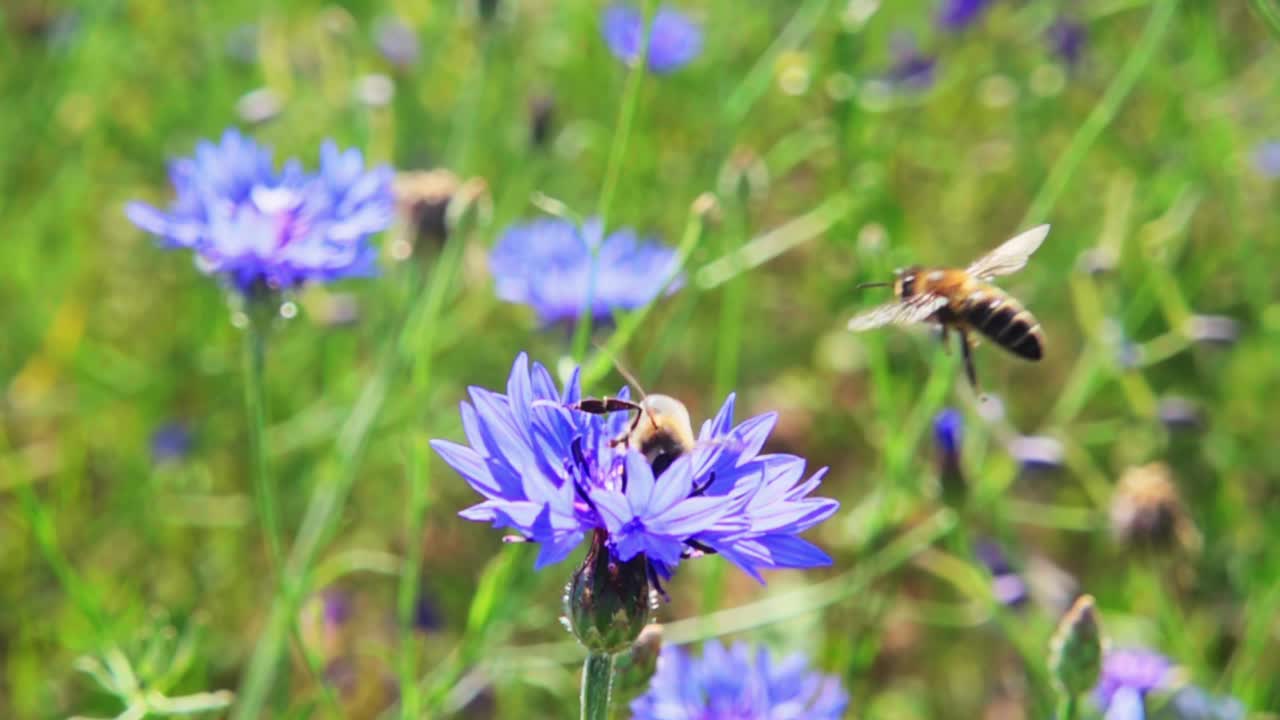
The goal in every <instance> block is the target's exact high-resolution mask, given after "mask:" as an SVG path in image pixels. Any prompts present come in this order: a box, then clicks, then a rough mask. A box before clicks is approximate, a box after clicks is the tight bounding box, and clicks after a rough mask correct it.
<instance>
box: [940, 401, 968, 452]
mask: <svg viewBox="0 0 1280 720" xmlns="http://www.w3.org/2000/svg"><path fill="white" fill-rule="evenodd" d="M963 419H964V418H963V417H962V416H961V415H960V411H958V410H956V409H955V408H944V409H943V410H942V412H939V413H938V414H937V416H936V417H934V418H933V439H934V442H936V443H937V444H938V449H939V450H940V451H941V452H942V453H943V454H944V455H948V456H958V455H959V454H960V426H961V422H962V421H963Z"/></svg>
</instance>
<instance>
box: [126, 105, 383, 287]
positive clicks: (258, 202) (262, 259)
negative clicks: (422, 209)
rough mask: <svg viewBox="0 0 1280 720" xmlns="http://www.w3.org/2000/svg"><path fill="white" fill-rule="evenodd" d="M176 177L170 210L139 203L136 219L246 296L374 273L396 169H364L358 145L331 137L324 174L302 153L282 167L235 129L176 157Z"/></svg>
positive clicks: (324, 151)
mask: <svg viewBox="0 0 1280 720" xmlns="http://www.w3.org/2000/svg"><path fill="white" fill-rule="evenodd" d="M170 178H171V179H172V181H173V186H174V190H175V191H176V192H177V198H176V199H175V200H174V203H173V205H172V206H171V207H170V208H169V210H168V211H167V212H165V211H161V210H159V209H157V208H155V207H153V206H151V205H148V204H146V203H141V202H133V203H130V204H129V205H128V207H127V208H126V213H127V214H128V216H129V219H130V220H132V221H133V223H134V224H135V225H137V226H138V227H140V228H142V229H143V230H146V231H147V232H149V233H151V234H153V235H157V236H159V237H160V238H161V239H162V240H163V244H164V245H165V246H167V247H171V248H179V247H180V248H187V249H190V250H192V251H193V252H194V253H195V254H196V261H197V264H198V265H199V267H200V268H201V269H202V270H204V271H205V272H206V273H209V274H213V275H218V276H219V277H222V278H224V279H225V280H226V281H227V282H228V283H230V284H231V285H232V286H233V287H235V288H236V289H237V290H239V291H241V292H242V293H244V294H246V295H248V294H251V293H253V292H255V291H257V290H259V289H261V288H265V289H269V290H286V289H291V288H295V287H298V286H299V285H302V284H303V283H306V282H327V281H331V280H337V279H340V278H344V277H351V276H364V275H371V274H373V272H374V261H375V259H376V256H377V251H376V249H375V248H374V247H373V246H372V245H371V244H370V243H369V236H370V235H372V234H374V233H377V232H381V231H382V230H385V229H386V228H387V226H388V225H389V224H390V223H391V217H392V208H393V202H394V201H393V199H392V195H391V170H390V169H389V168H379V169H376V170H372V171H366V170H365V168H364V160H363V159H362V158H361V156H360V151H358V150H354V149H351V150H346V151H340V150H338V148H337V146H336V145H334V144H333V143H332V142H326V143H325V144H324V145H323V146H322V147H321V148H320V169H319V171H318V172H316V173H314V174H311V173H306V172H304V171H303V169H302V166H301V165H300V164H299V163H298V162H297V161H296V160H295V161H290V162H288V163H286V164H285V166H284V168H283V169H282V170H280V171H276V170H275V169H274V167H273V165H272V161H271V152H270V150H268V149H267V148H264V147H263V146H261V145H258V144H257V143H255V142H254V141H253V140H251V139H249V138H246V137H244V136H243V135H241V134H240V133H239V132H237V131H235V130H228V131H227V132H226V133H225V134H224V135H223V136H222V140H221V142H219V143H218V144H216V145H215V144H213V143H210V142H201V143H200V144H199V145H197V146H196V152H195V155H194V156H193V157H190V158H181V159H179V160H177V161H175V162H174V163H173V164H172V166H171V167H170Z"/></svg>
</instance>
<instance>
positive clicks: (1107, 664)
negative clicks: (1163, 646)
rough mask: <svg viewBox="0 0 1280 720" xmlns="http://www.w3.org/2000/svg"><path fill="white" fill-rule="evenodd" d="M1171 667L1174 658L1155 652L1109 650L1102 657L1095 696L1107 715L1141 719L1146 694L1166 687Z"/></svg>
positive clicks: (1170, 677)
mask: <svg viewBox="0 0 1280 720" xmlns="http://www.w3.org/2000/svg"><path fill="white" fill-rule="evenodd" d="M1173 669H1174V665H1173V662H1172V661H1170V660H1169V658H1167V657H1165V656H1164V655H1161V654H1160V653H1157V652H1152V651H1150V650H1142V649H1134V648H1124V649H1116V650H1112V651H1110V652H1108V653H1107V654H1106V656H1105V657H1103V659H1102V675H1101V676H1100V677H1099V678H1098V686H1097V687H1096V688H1094V691H1093V694H1094V699H1095V700H1096V701H1097V703H1098V707H1100V708H1101V709H1102V710H1103V711H1104V712H1106V713H1107V717H1108V718H1109V719H1112V720H1121V719H1124V718H1137V719H1139V720H1140V719H1141V718H1142V717H1144V715H1143V703H1144V701H1145V698H1146V696H1147V694H1148V693H1150V692H1152V691H1154V690H1159V689H1161V688H1165V687H1167V685H1168V683H1169V682H1171V681H1172V680H1173Z"/></svg>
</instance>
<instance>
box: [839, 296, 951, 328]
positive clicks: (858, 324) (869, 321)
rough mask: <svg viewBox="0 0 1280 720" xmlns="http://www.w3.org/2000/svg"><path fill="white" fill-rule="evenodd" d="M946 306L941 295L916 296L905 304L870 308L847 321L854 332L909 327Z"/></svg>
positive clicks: (890, 304) (889, 304)
mask: <svg viewBox="0 0 1280 720" xmlns="http://www.w3.org/2000/svg"><path fill="white" fill-rule="evenodd" d="M946 304H947V299H946V298H945V297H942V296H941V295H932V294H925V295H917V296H915V297H913V298H911V299H910V300H908V301H906V302H897V303H888V304H887V305H881V306H880V307H877V308H872V309H871V310H868V311H866V312H864V313H862V314H861V315H857V316H854V318H853V319H852V320H850V321H849V329H850V330H852V331H854V332H862V331H864V330H871V329H872V328H878V327H880V326H882V325H889V324H893V325H909V324H911V323H917V322H922V321H924V320H928V319H929V316H930V315H932V314H934V313H935V312H937V311H938V310H939V309H941V308H942V306H944V305H946Z"/></svg>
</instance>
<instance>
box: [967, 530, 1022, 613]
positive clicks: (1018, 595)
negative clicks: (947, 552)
mask: <svg viewBox="0 0 1280 720" xmlns="http://www.w3.org/2000/svg"><path fill="white" fill-rule="evenodd" d="M974 554H976V555H977V556H978V561H979V562H981V563H982V564H983V566H984V567H986V568H987V572H989V573H991V592H992V594H994V595H995V598H996V600H997V601H999V602H1000V603H1001V604H1002V605H1005V606H1008V607H1018V606H1019V605H1022V604H1023V603H1025V602H1026V601H1027V598H1028V592H1027V583H1026V582H1024V581H1023V579H1022V576H1020V575H1018V573H1017V571H1015V570H1014V569H1013V566H1012V565H1010V564H1009V559H1008V558H1007V557H1005V554H1004V550H1002V549H1001V548H1000V546H999V545H997V544H996V543H994V542H991V541H989V540H988V541H983V542H980V543H978V545H977V547H976V548H974Z"/></svg>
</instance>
